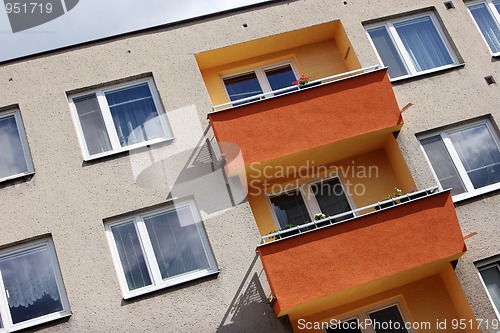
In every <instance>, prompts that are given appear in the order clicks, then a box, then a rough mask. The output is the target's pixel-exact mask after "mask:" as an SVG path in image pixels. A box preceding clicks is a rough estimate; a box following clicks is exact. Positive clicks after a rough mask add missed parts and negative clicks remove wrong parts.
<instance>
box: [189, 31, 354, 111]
mask: <svg viewBox="0 0 500 333" xmlns="http://www.w3.org/2000/svg"><path fill="white" fill-rule="evenodd" d="M196 59H197V61H198V66H199V68H200V71H201V74H202V76H203V80H204V81H205V85H206V88H207V90H208V93H209V95H210V98H211V100H212V104H213V105H217V104H223V103H226V102H228V101H229V100H228V97H227V94H226V90H225V87H224V83H223V81H222V77H224V76H230V75H234V74H238V73H242V72H245V71H249V70H251V69H254V68H257V67H261V66H266V65H271V64H274V63H278V62H281V61H285V60H289V59H291V60H293V61H294V62H295V64H296V66H297V70H298V71H299V73H300V74H305V75H307V76H308V77H311V78H313V79H320V78H323V77H327V76H331V75H335V74H340V73H344V72H348V71H352V70H355V69H359V68H361V67H360V64H359V61H358V59H357V57H356V54H355V52H354V50H353V49H352V45H351V43H350V41H349V39H348V38H347V35H346V33H345V30H344V28H343V26H342V24H341V22H340V21H333V22H329V23H325V24H320V25H316V26H312V27H309V28H304V29H300V30H296V31H290V32H286V33H282V34H279V35H274V36H270V37H266V38H261V39H257V40H252V41H248V42H244V43H241V44H237V45H231V46H227V47H224V48H220V49H216V50H211V51H206V52H203V53H199V54H197V55H196Z"/></svg>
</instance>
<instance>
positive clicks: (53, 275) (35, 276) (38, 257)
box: [0, 242, 68, 328]
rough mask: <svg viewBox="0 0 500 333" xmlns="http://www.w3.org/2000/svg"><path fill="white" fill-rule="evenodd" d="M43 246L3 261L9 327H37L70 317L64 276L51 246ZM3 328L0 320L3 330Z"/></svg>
mask: <svg viewBox="0 0 500 333" xmlns="http://www.w3.org/2000/svg"><path fill="white" fill-rule="evenodd" d="M42 243H43V244H40V245H39V246H36V247H31V248H28V249H22V250H19V251H14V252H9V253H8V254H7V255H4V256H2V257H0V276H1V280H2V283H3V287H4V293H3V295H5V297H6V301H7V305H8V310H9V311H8V313H7V315H9V316H10V323H11V324H9V325H13V326H15V325H17V324H21V323H25V322H27V321H32V322H33V325H36V324H38V323H41V322H46V321H48V320H52V319H56V318H60V316H61V315H63V314H66V313H68V309H67V307H66V305H65V304H67V303H66V301H63V297H65V295H64V294H63V293H64V289H63V287H62V285H60V283H59V282H58V277H57V275H58V274H60V273H59V271H58V267H57V266H56V265H57V263H55V262H54V258H55V254H54V253H53V250H52V249H51V248H49V245H48V243H47V242H42ZM59 279H60V277H59ZM3 315H4V316H5V315H6V314H5V313H3ZM42 317H43V318H42ZM4 318H5V317H4ZM3 324H4V323H2V321H1V320H0V327H3V326H2V325H3ZM7 328H8V327H7Z"/></svg>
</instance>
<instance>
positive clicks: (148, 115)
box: [69, 78, 173, 160]
mask: <svg viewBox="0 0 500 333" xmlns="http://www.w3.org/2000/svg"><path fill="white" fill-rule="evenodd" d="M69 100H70V106H71V109H72V114H73V118H74V120H75V124H76V127H77V133H78V136H79V139H80V142H81V145H82V150H83V155H84V158H85V159H86V160H89V159H93V158H98V157H101V156H106V155H110V154H113V153H117V152H122V151H126V150H130V149H133V148H137V147H142V146H146V145H149V144H153V143H156V142H161V141H165V140H168V139H172V138H173V136H172V133H171V130H170V127H169V125H168V121H167V118H166V115H165V112H164V111H163V109H162V108H161V104H160V99H159V96H158V94H157V91H156V87H155V85H154V82H153V79H151V78H149V79H143V80H136V81H132V82H128V83H126V84H123V85H117V86H112V87H108V88H103V89H96V90H93V91H88V92H85V93H82V94H78V95H72V96H70V97H69Z"/></svg>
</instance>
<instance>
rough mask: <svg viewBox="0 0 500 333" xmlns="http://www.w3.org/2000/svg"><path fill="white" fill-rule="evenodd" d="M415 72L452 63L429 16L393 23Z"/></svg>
mask: <svg viewBox="0 0 500 333" xmlns="http://www.w3.org/2000/svg"><path fill="white" fill-rule="evenodd" d="M394 27H395V28H396V30H397V32H398V34H399V37H400V38H401V41H402V42H403V44H404V46H405V48H406V50H407V52H408V53H409V55H410V57H411V59H412V61H413V65H414V66H415V68H416V70H417V72H420V71H425V70H428V69H432V68H437V67H442V66H445V65H449V64H452V63H453V59H452V58H451V56H450V54H449V53H448V50H447V49H446V46H445V45H444V43H443V40H442V39H441V37H440V36H439V34H438V32H437V30H436V27H435V26H434V24H433V23H432V21H431V18H430V17H429V16H425V17H421V18H418V19H414V20H410V21H406V22H401V23H396V24H394Z"/></svg>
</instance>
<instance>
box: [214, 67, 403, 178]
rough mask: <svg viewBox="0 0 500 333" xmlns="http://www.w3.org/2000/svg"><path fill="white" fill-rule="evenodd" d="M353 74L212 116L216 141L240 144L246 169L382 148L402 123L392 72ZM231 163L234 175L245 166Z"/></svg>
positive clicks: (361, 71) (377, 70)
mask: <svg viewBox="0 0 500 333" xmlns="http://www.w3.org/2000/svg"><path fill="white" fill-rule="evenodd" d="M354 72H356V74H352V73H353V72H351V73H350V74H349V73H346V74H347V76H346V75H344V76H342V75H340V76H339V79H337V80H336V81H333V82H327V83H324V82H323V81H322V82H321V84H320V85H317V86H314V87H310V88H306V89H300V90H298V91H293V92H289V93H285V94H283V95H279V96H276V97H274V98H268V99H263V100H260V101H258V102H252V103H249V104H245V105H240V106H237V107H234V108H230V109H225V110H221V111H216V112H213V113H211V114H209V116H208V117H209V119H210V122H211V124H212V127H213V130H214V133H215V136H216V138H217V141H218V142H231V143H234V144H237V145H238V146H239V147H240V149H241V152H242V156H243V159H244V165H245V166H249V165H250V164H252V163H254V162H261V163H263V162H269V161H272V160H275V161H276V160H277V159H280V158H281V159H283V158H285V159H288V160H294V161H301V160H303V157H301V154H307V155H308V157H310V156H311V154H316V155H319V156H325V157H328V156H331V155H332V153H333V154H334V155H335V157H336V159H342V158H345V157H348V156H354V155H357V154H361V153H363V152H366V151H370V150H374V149H376V148H378V147H382V146H383V143H384V142H385V140H386V138H387V135H388V134H389V133H393V132H395V131H398V130H400V129H401V126H402V124H403V120H402V117H401V113H400V110H399V107H398V104H397V101H396V98H395V97H394V93H393V91H392V86H391V83H390V81H389V77H388V75H387V70H386V69H375V70H374V69H373V68H372V69H371V71H368V72H364V73H363V70H357V71H354ZM349 75H350V76H349ZM318 81H319V80H318ZM253 98H255V97H253ZM223 153H224V151H223ZM229 155H230V153H229ZM228 162H229V163H228V168H229V170H230V171H231V170H233V169H236V168H238V167H242V165H232V164H231V159H230V158H229V159H228ZM316 162H317V163H318V164H320V163H324V162H327V161H326V160H325V161H321V158H319V159H316ZM299 163H300V162H299Z"/></svg>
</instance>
